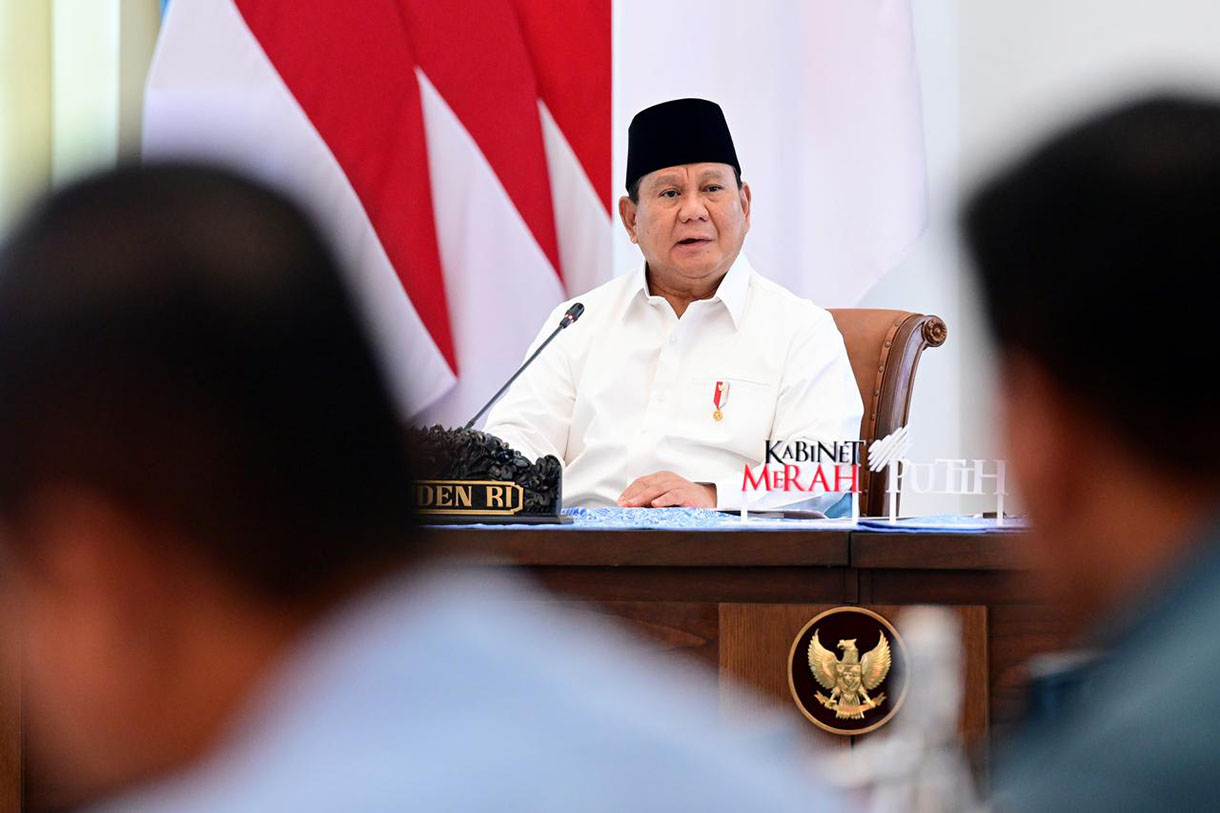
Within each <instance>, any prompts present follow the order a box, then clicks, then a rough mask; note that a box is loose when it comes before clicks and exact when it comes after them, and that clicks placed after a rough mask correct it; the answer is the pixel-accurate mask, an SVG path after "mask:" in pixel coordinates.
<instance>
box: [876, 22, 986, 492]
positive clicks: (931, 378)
mask: <svg viewBox="0 0 1220 813" xmlns="http://www.w3.org/2000/svg"><path fill="white" fill-rule="evenodd" d="M914 12H915V17H914V21H915V49H916V55H917V58H918V61H919V70H920V92H921V95H922V105H923V118H924V144H925V149H926V150H927V172H928V213H929V217H928V229H927V231H926V232H925V233H924V235H923V237H922V238H921V239H920V241H919V242H918V243H917V244H916V245H915V247H914V248H913V249H912V251H911V253H910V255H909V256H908V257H907V258H906V260H904V261H903V262H902V263H901V264H900V265H899V266H898V267H896V268H895V269H893V270H892V271H891V272H890V273H889V274H887V275H886V276H885V277H884V278H883V279H882V280H881V282H880V283H878V284H877V285H876V287H874V288H873V289H872V290H871V291H870V292H869V293H868V294H867V295H866V296H865V298H864V300H863V301H861V302H860V307H863V308H899V309H902V310H911V311H919V312H922V313H933V314H936V315H937V316H940V317H941V318H942V319H944V320H945V322H946V323H947V324H948V326H949V339H948V341H947V342H945V344H944V345H942V346H941V347H938V348H932V349H929V350H928V351H927V352H926V353H925V354H924V356H923V358H922V360H921V361H920V364H919V374H918V376H917V377H916V381H915V392H914V395H913V397H912V400H911V417H910V421H909V425H910V427H911V430H912V433H913V435H914V443H913V444H912V447H911V458H912V459H913V460H918V461H931V460H933V459H935V458H937V457H982V456H985V454H987V453H989V451H990V450H989V449H987V448H983V447H980V446H978V445H971V444H969V443H968V442H967V441H966V439H965V437H964V434H963V432H962V427H963V426H964V425H965V422H966V417H965V416H966V415H967V414H968V413H970V412H971V411H972V410H973V409H974V407H975V405H974V401H973V398H972V397H971V393H972V391H973V388H974V381H973V380H972V379H971V378H970V377H968V376H965V375H963V369H964V366H963V365H964V359H965V357H966V356H967V355H968V353H967V349H968V348H970V347H971V346H973V345H974V344H975V343H976V342H977V341H978V339H977V335H978V333H979V332H980V331H979V330H978V328H977V327H976V326H975V325H974V324H973V323H972V320H970V319H969V318H968V316H967V311H968V307H963V303H962V293H961V280H960V275H959V273H958V260H957V249H956V242H955V235H954V232H953V210H954V206H955V205H956V201H957V194H958V186H959V184H958V175H959V172H958V154H959V142H960V138H959V119H960V111H959V104H958V73H959V67H958V49H957V42H958V23H957V19H958V2H957V0H914ZM958 510H971V511H975V510H983V508H982V506H975V505H973V504H971V505H968V506H963V505H962V503H961V501H960V500H959V499H958V498H956V497H946V496H934V495H916V494H910V493H907V494H904V495H903V502H902V511H903V513H919V514H931V513H949V512H954V511H958Z"/></svg>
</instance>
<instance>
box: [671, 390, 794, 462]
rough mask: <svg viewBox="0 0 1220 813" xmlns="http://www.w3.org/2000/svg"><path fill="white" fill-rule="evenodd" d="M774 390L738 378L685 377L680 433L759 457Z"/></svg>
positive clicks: (770, 420) (771, 418)
mask: <svg viewBox="0 0 1220 813" xmlns="http://www.w3.org/2000/svg"><path fill="white" fill-rule="evenodd" d="M777 392H778V388H777V387H776V386H775V385H772V384H764V383H760V382H757V381H749V380H747V379H742V378H704V377H694V378H688V379H686V380H685V381H683V383H682V397H681V401H680V409H681V411H682V415H681V422H682V427H683V430H684V434H687V435H688V437H689V439H690V440H691V441H693V442H695V443H697V444H702V445H707V446H714V447H716V448H720V449H727V450H729V451H732V452H734V453H736V454H739V455H741V456H743V457H747V458H761V457H762V455H763V451H764V443H765V441H766V440H767V435H768V433H769V432H770V431H771V426H772V423H773V421H774V419H775V400H776V396H777Z"/></svg>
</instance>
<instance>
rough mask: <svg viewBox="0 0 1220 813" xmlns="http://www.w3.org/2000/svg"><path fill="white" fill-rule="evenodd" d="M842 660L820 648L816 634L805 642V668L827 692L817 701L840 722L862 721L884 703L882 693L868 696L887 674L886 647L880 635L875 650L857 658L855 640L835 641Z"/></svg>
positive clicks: (887, 652)
mask: <svg viewBox="0 0 1220 813" xmlns="http://www.w3.org/2000/svg"><path fill="white" fill-rule="evenodd" d="M838 646H839V649H841V650H843V657H842V658H837V657H835V653H833V652H831V651H830V650H829V649H827V648H826V647H824V646H822V642H821V641H819V640H818V633H817V631H814V633H813V640H812V641H810V642H809V668H810V669H811V670H812V671H813V676H814V677H815V678H817V681H818V683H820V684H822V688H824V689H830V697H826V696H825V695H824V694H822V693H821V692H818V693H817V698H818V702H819V703H821V704H822V705H823V706H825V707H826V708H828V709H830V710H831V711H833V712H834V713H835V717H837V718H839V719H840V720H863V719H864V712H866V711H869V710H871V709H875V708H877V706H880V705H881V704H882V703H884V702H885V694H884V693H883V694H879V695H877V696H876V697H869V696H868V693H869V692H871V691H873V690H875V689H876V688H877V687H878V686H880V685H881V681H883V680H885V676H886V675H888V674H889V673H890V645H889V642H887V641H886V640H885V636H884V635H882V636H881V640H880V641H879V642H878V643H877V645H876V646H875V647H873V648H872V649H870V650H869V651H868V652H866V653H864V657H863V658H861V657H860V652H859V650H857V649H856V639H855V638H847V639H844V640H841V641H839V644H838Z"/></svg>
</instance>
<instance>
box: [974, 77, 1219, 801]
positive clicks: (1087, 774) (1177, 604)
mask: <svg viewBox="0 0 1220 813" xmlns="http://www.w3.org/2000/svg"><path fill="white" fill-rule="evenodd" d="M964 227H965V231H966V237H967V240H968V242H969V244H970V247H971V249H972V250H973V253H974V258H975V260H976V265H977V267H978V273H979V276H980V278H981V282H982V290H983V296H984V299H985V300H986V309H987V312H988V315H989V317H990V321H991V324H992V327H993V328H994V332H995V336H996V338H997V340H998V344H999V350H1000V354H1001V360H1002V364H1001V374H1000V380H1001V403H1002V405H1003V410H1004V413H1005V418H1004V427H1005V429H1004V431H1005V432H1006V439H1005V441H1006V447H1007V448H1006V452H1007V454H1008V455H1009V457H1010V458H1011V460H1012V462H1013V468H1014V473H1015V476H1016V480H1017V483H1018V486H1019V488H1020V490H1021V493H1022V496H1023V498H1024V499H1025V501H1026V502H1027V507H1028V510H1029V514H1030V518H1031V520H1032V525H1033V527H1032V530H1031V533H1030V541H1031V543H1032V544H1031V549H1032V550H1033V551H1034V552H1035V553H1036V556H1037V558H1038V561H1037V569H1038V572H1039V574H1040V575H1041V576H1043V577H1045V579H1046V581H1047V584H1048V585H1050V586H1052V587H1053V588H1054V592H1055V594H1056V596H1057V598H1058V599H1060V600H1062V601H1063V602H1065V604H1066V606H1068V607H1070V608H1071V609H1072V610H1073V611H1074V613H1075V615H1076V616H1077V618H1076V619H1075V620H1076V621H1077V622H1078V623H1079V622H1080V621H1084V622H1086V623H1087V625H1088V628H1089V630H1090V632H1091V635H1090V636H1089V637H1088V638H1085V639H1083V640H1082V650H1083V651H1077V652H1075V653H1071V654H1070V655H1061V656H1060V657H1058V658H1054V659H1051V658H1049V657H1048V658H1044V659H1043V661H1042V663H1041V668H1040V669H1038V670H1037V672H1036V673H1035V674H1034V675H1033V678H1034V680H1033V681H1032V691H1031V700H1032V701H1033V702H1032V703H1031V704H1030V714H1029V715H1028V720H1027V726H1026V728H1025V730H1024V732H1023V735H1022V736H1021V737H1020V738H1019V739H1018V740H1017V741H1016V742H1015V743H1014V744H1013V745H1012V747H1011V748H1010V751H1009V753H1008V757H1007V760H1001V765H1000V770H999V771H998V772H997V775H998V777H999V778H998V779H997V781H996V785H995V787H996V799H995V800H994V801H995V802H996V806H997V808H998V809H1003V810H1039V811H1045V810H1117V809H1130V810H1179V809H1193V808H1196V807H1208V806H1211V805H1212V804H1214V797H1215V787H1214V786H1215V776H1216V772H1217V770H1220V763H1218V761H1217V756H1216V755H1217V754H1218V753H1220V732H1218V731H1217V730H1216V726H1215V724H1214V722H1213V721H1215V720H1216V719H1218V718H1220V690H1217V687H1216V682H1215V674H1216V672H1217V671H1218V670H1220V637H1218V636H1217V634H1216V633H1217V627H1218V626H1220V524H1218V522H1220V513H1218V512H1220V469H1218V468H1217V466H1216V460H1217V458H1218V457H1220V424H1217V420H1216V419H1217V417H1220V387H1218V386H1217V384H1216V381H1215V380H1214V379H1215V376H1216V370H1215V365H1214V364H1213V363H1212V356H1213V355H1214V353H1215V349H1214V348H1215V345H1216V335H1215V329H1214V328H1215V324H1216V318H1215V313H1214V311H1215V308H1214V305H1213V303H1212V302H1211V297H1210V296H1208V295H1207V291H1208V290H1209V288H1208V285H1209V283H1210V282H1211V280H1212V278H1213V277H1215V276H1216V275H1217V274H1218V273H1220V104H1217V103H1215V102H1207V101H1201V100H1192V99H1187V98H1181V97H1154V98H1151V99H1147V100H1144V101H1141V102H1138V103H1135V104H1130V105H1127V106H1125V107H1122V108H1119V109H1117V110H1111V111H1108V112H1106V113H1103V114H1100V115H1097V116H1094V117H1092V118H1090V119H1088V120H1086V121H1084V122H1083V123H1081V124H1078V125H1076V126H1075V127H1073V128H1071V129H1069V130H1067V131H1065V132H1063V133H1061V134H1059V135H1057V136H1055V137H1054V138H1052V139H1051V140H1050V141H1049V142H1047V143H1045V144H1043V145H1042V146H1040V147H1039V148H1037V149H1036V150H1035V151H1034V152H1033V153H1032V154H1030V155H1028V156H1027V157H1025V158H1024V159H1022V160H1020V161H1019V162H1018V163H1016V164H1015V165H1013V166H1011V167H1009V168H1007V169H1005V170H1004V171H1003V172H1001V173H1000V174H999V175H998V176H996V177H995V178H993V179H992V180H991V181H989V182H988V183H987V184H986V185H985V186H983V188H982V189H981V190H980V191H979V192H978V193H977V194H976V195H975V196H974V197H973V199H972V200H971V201H970V202H969V204H968V205H967V207H966V209H965V212H964ZM1167 669H1168V670H1169V671H1171V672H1172V673H1173V677H1172V679H1171V683H1172V686H1173V688H1172V690H1170V691H1167V688H1168V686H1169V685H1170V683H1167V682H1166V670H1167Z"/></svg>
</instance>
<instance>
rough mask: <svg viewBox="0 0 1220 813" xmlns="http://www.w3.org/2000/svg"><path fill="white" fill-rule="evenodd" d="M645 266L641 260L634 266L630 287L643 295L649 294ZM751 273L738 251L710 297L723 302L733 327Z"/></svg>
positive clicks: (739, 315) (742, 310) (743, 304)
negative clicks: (633, 275) (633, 277)
mask: <svg viewBox="0 0 1220 813" xmlns="http://www.w3.org/2000/svg"><path fill="white" fill-rule="evenodd" d="M647 267H648V262H647V261H646V260H641V261H640V264H639V266H637V267H636V270H635V281H634V282H633V283H632V287H631V290H632V291H633V292H634V293H636V294H639V295H641V296H644V297H647V296H649V291H648V276H647V274H646V272H645V269H647ZM753 273H754V268H753V267H752V266H751V265H750V261H749V260H747V259H746V255H745V254H743V253H739V254H738V255H737V259H736V260H734V261H733V264H732V265H731V266H729V270H728V273H726V274H725V275H724V278H723V279H721V280H720V285H718V286H717V287H716V293H715V295H714V296H712V298H711V301H712V302H716V301H719V302H722V303H724V309H725V310H727V311H728V312H729V316H730V317H731V318H732V320H733V326H734V327H738V328H739V327H741V318H742V316H743V315H745V311H746V294H747V293H748V292H749V288H750V277H751V276H752V275H753Z"/></svg>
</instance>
